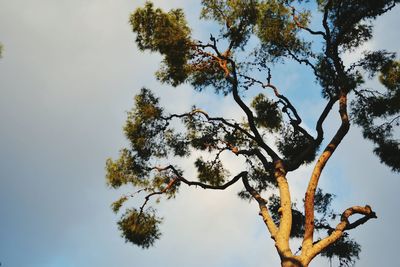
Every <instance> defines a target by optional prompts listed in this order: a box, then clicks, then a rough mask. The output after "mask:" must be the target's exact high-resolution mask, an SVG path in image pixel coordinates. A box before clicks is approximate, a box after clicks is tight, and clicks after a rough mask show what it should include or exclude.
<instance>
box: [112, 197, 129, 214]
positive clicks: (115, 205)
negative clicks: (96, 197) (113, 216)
mask: <svg viewBox="0 0 400 267" xmlns="http://www.w3.org/2000/svg"><path fill="white" fill-rule="evenodd" d="M127 200H128V197H127V196H122V197H121V198H119V199H118V200H117V201H115V202H113V203H112V204H111V208H112V210H113V211H114V212H115V213H117V212H118V211H119V210H120V209H121V207H122V205H123V204H124V203H125V202H126V201H127Z"/></svg>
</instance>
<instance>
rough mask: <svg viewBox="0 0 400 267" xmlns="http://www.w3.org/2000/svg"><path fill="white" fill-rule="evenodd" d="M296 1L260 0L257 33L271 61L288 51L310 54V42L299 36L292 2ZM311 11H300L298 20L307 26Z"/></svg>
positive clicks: (285, 54)
mask: <svg viewBox="0 0 400 267" xmlns="http://www.w3.org/2000/svg"><path fill="white" fill-rule="evenodd" d="M293 2H294V1H287V0H273V1H260V4H259V7H258V9H259V16H258V20H257V27H256V32H255V33H256V35H257V36H258V38H260V41H261V44H262V47H261V49H262V50H264V51H265V53H264V54H265V55H266V56H268V57H269V59H270V60H271V61H276V60H277V59H279V58H280V57H282V56H287V53H288V51H291V52H292V53H294V54H297V55H310V54H309V52H310V51H309V43H307V42H305V41H303V40H302V39H300V38H299V36H298V32H299V28H298V27H297V26H296V22H295V21H294V20H293V16H292V12H293V11H292V9H291V7H290V4H291V3H293ZM309 16H310V13H309V12H308V11H305V12H300V13H299V14H298V15H297V19H298V22H299V23H300V24H302V25H304V26H307V24H308V21H309Z"/></svg>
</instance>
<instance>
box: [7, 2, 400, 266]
mask: <svg viewBox="0 0 400 267" xmlns="http://www.w3.org/2000/svg"><path fill="white" fill-rule="evenodd" d="M156 2H157V4H158V5H160V6H162V7H164V8H170V7H177V6H182V5H183V7H184V8H185V9H186V11H187V13H188V17H189V21H190V22H191V23H192V26H193V28H194V29H196V26H198V25H199V24H198V23H199V22H198V21H197V17H198V13H197V10H196V8H197V7H198V1H178V0H174V1H161V0H160V1H156ZM142 3H143V1H127V0H121V1H112V0H96V1H95V0H79V1H78V0H69V1H65V0H57V1H54V0H35V1H34V0H13V1H10V0H8V1H7V0H0V7H1V8H0V42H2V43H3V45H4V48H5V50H4V55H3V58H2V59H1V60H0V133H1V138H0V262H1V263H2V266H6V267H8V266H13V267H15V266H21V267H25V266H27V267H31V266H33V267H36V266H37V267H43V266H45V267H47V266H49V267H53V266H55V267H64V266H65V267H87V266H96V267H97V266H98V267H103V266H104V267H106V266H119V267H125V266H150V267H152V266H163V267H169V266H178V267H179V266H190V267H197V266H205V265H206V266H211V267H217V266H218V267H225V266H229V267H235V266H241V267H243V266H253V267H258V266H260V267H261V266H274V265H275V266H276V265H277V263H278V257H277V255H276V253H275V251H274V247H273V244H272V241H271V240H270V238H269V236H268V234H267V232H266V229H265V228H264V226H263V224H262V221H261V220H260V218H259V216H257V207H256V205H255V204H254V203H251V204H248V203H247V202H244V201H241V200H239V199H238V198H237V197H236V192H237V191H238V188H234V189H232V190H228V191H227V192H224V193H223V194H220V193H216V192H205V191H198V190H193V189H183V188H182V194H180V195H179V196H178V197H177V199H175V200H172V201H169V202H167V203H162V204H161V206H160V208H159V210H160V213H161V215H162V216H164V217H165V223H164V224H163V225H162V230H163V237H162V239H161V240H160V241H159V242H158V243H157V244H156V246H155V247H154V248H152V249H150V250H146V251H144V250H141V249H138V248H137V247H134V246H132V245H130V244H126V243H125V242H124V240H123V239H122V238H121V237H120V233H119V232H118V230H117V226H116V223H115V222H116V220H117V219H118V216H116V215H115V214H113V213H112V211H111V209H110V208H109V206H110V203H111V202H112V201H114V200H115V199H117V197H118V196H119V195H120V193H121V192H115V191H114V190H110V189H109V188H107V186H106V185H105V179H104V164H105V160H106V158H108V157H115V156H117V152H118V149H119V148H120V147H122V146H123V145H125V144H126V141H125V139H124V137H123V134H122V125H123V123H124V120H125V116H126V111H127V110H129V109H130V108H131V106H132V98H133V96H134V94H135V93H137V92H138V90H139V89H140V88H141V87H142V86H147V87H149V88H151V89H153V90H155V91H156V92H157V94H158V95H159V96H161V98H162V103H163V104H164V105H165V106H166V107H167V110H170V111H172V112H176V111H185V110H188V109H189V108H190V106H191V105H192V104H194V103H196V104H197V105H198V106H200V107H205V108H209V109H212V110H214V111H215V113H216V114H224V115H232V116H233V115H235V116H240V113H239V112H240V111H239V110H238V109H236V108H235V107H232V105H231V102H230V101H231V100H230V99H221V98H218V99H216V98H213V97H212V95H211V94H205V95H201V94H198V93H195V92H194V91H193V90H192V89H190V88H189V87H187V86H182V87H179V88H170V87H168V86H164V85H160V84H158V82H157V81H155V79H154V77H153V73H154V72H155V71H156V70H157V68H158V64H159V60H160V58H159V57H158V56H157V55H150V54H142V53H140V52H139V51H138V50H137V49H136V47H135V44H134V35H133V34H132V33H131V29H130V27H129V25H128V17H129V14H130V12H131V11H133V10H134V8H135V7H137V6H139V5H140V4H142ZM398 12H399V8H397V9H395V10H393V11H391V13H390V14H388V16H386V17H385V18H382V19H380V20H379V21H378V22H377V27H376V31H375V33H376V36H377V37H376V38H375V39H374V40H372V41H371V42H370V43H369V44H368V45H367V47H370V48H378V47H381V48H386V49H388V50H392V51H393V50H394V51H397V52H400V51H399V48H398V43H399V35H398V31H397V29H396V25H398V24H399V18H398V17H396V13H398ZM201 29H202V30H201V31H198V32H196V34H198V36H205V37H207V36H208V30H210V29H211V28H210V26H209V25H208V24H205V26H201ZM356 54H357V53H354V54H351V55H347V56H346V60H349V61H350V60H351V59H352V58H354V57H355V56H356ZM284 71H285V72H284ZM275 77H276V79H277V84H278V85H279V86H280V87H281V88H282V90H284V91H285V92H287V94H288V95H289V96H292V97H293V98H294V99H296V98H298V97H299V96H300V94H299V91H301V90H306V89H307V90H308V88H309V87H310V86H313V85H314V83H313V82H312V80H311V79H310V78H309V77H308V73H307V72H306V71H304V70H303V68H300V67H297V66H289V67H288V68H286V69H284V70H281V71H280V72H279V73H277V74H276V76H275ZM315 95H317V94H315ZM177 100H179V101H177ZM194 100H195V101H196V102H194ZM316 100H317V97H311V95H308V96H307V98H306V99H298V102H297V103H299V110H300V112H301V113H302V114H303V116H305V117H306V118H307V119H306V121H307V122H308V121H312V117H313V115H314V114H315V113H316V112H319V111H320V108H319V107H321V105H320V104H317V103H316ZM333 113H334V115H333V116H332V117H330V119H329V121H328V123H327V127H329V126H334V125H336V124H337V121H336V118H335V117H334V116H335V115H336V114H335V112H333ZM307 126H309V127H312V125H307ZM371 148H372V145H371V144H369V143H367V142H365V141H363V140H362V137H361V135H360V133H359V131H358V130H357V129H356V128H354V129H353V130H352V131H351V132H350V134H349V136H348V138H347V139H346V140H345V141H344V143H343V145H342V147H341V148H340V149H339V150H338V153H337V154H336V155H335V157H334V158H333V159H332V162H330V164H328V167H327V172H326V173H325V174H324V176H323V178H322V181H321V184H322V186H324V188H326V189H327V190H330V191H332V192H333V193H335V194H336V195H337V201H336V204H335V205H336V206H337V207H338V208H339V210H344V209H345V208H347V207H349V206H352V205H355V204H360V205H364V204H370V205H371V206H373V207H374V209H375V210H376V211H377V213H378V216H379V219H378V220H375V221H370V222H368V223H367V224H365V225H363V226H362V227H360V228H359V229H357V230H355V231H354V232H355V235H354V236H355V237H357V239H358V240H359V241H360V243H361V244H362V246H363V250H362V254H361V260H360V261H359V262H358V264H357V265H356V266H364V267H376V266H380V265H381V260H382V259H383V258H385V259H386V260H385V264H386V265H387V266H395V264H396V263H397V262H396V263H395V262H394V261H395V260H396V259H395V258H394V257H392V256H393V255H396V253H397V249H396V247H397V243H398V238H399V237H400V236H399V234H398V232H397V231H396V227H397V224H398V223H397V222H398V220H399V219H400V217H399V215H398V213H397V212H396V211H397V210H398V207H397V205H396V203H398V192H397V190H398V188H399V185H400V184H399V183H400V181H399V177H398V175H395V174H393V173H390V171H389V170H388V169H387V168H386V167H384V166H381V165H380V164H379V161H378V159H377V158H375V157H374V156H373V155H371V150H372V149H371ZM354 151H357V154H356V153H354V154H353V152H354ZM360 155H361V156H360ZM232 168H235V166H232ZM309 173H310V167H306V168H303V169H301V170H300V171H299V172H297V173H294V174H292V175H291V177H290V181H289V182H290V184H291V186H292V188H293V190H294V196H295V197H297V198H298V199H301V198H302V192H303V191H304V186H305V182H306V179H307V177H308V175H309ZM344 181H345V182H346V183H347V184H346V186H344V185H343V183H341V182H344ZM391 260H393V262H390V261H391ZM311 266H327V262H326V261H325V260H323V259H322V260H321V259H318V260H317V261H316V262H315V263H314V265H311Z"/></svg>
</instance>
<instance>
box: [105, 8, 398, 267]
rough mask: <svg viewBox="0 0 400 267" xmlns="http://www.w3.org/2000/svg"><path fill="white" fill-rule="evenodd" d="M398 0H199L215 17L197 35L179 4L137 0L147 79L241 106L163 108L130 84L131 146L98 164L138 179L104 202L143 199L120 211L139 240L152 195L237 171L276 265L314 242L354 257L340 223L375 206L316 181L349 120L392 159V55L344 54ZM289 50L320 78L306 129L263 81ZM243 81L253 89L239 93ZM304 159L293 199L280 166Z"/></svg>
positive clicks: (205, 15) (148, 238)
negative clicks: (350, 202) (337, 200)
mask: <svg viewBox="0 0 400 267" xmlns="http://www.w3.org/2000/svg"><path fill="white" fill-rule="evenodd" d="M398 2H399V1H398V0H390V1H389V0H374V1H365V0H316V1H312V0H310V1H303V0H298V1H294V0H268V1H261V0H202V1H201V5H202V10H201V14H200V18H201V19H202V20H207V21H209V22H214V24H215V27H217V28H218V31H217V34H211V35H210V37H209V39H207V40H196V39H195V38H194V37H193V32H194V30H192V29H191V28H190V27H189V25H188V23H187V20H186V18H185V15H184V12H183V10H182V9H172V10H169V11H164V10H162V9H160V8H156V7H155V6H154V4H153V3H151V2H146V3H145V5H144V6H143V7H140V8H138V9H136V10H135V11H134V12H133V13H132V15H131V17H130V24H131V25H132V29H133V32H134V33H135V36H136V44H137V47H138V48H139V49H140V50H142V51H150V52H154V53H158V54H160V55H161V56H162V63H161V66H160V68H159V70H158V71H157V72H156V74H155V75H156V77H157V79H158V80H159V81H160V82H161V83H164V84H168V85H172V86H174V87H176V86H180V85H182V84H186V85H190V86H191V87H193V88H194V89H195V90H197V91H198V92H203V91H204V90H210V89H211V90H213V91H215V93H216V94H217V95H219V96H216V97H227V98H231V99H232V101H233V103H234V104H236V105H237V106H238V107H239V108H240V109H241V110H242V112H243V119H242V120H237V119H233V118H224V117H218V116H213V115H212V113H213V111H212V110H203V109H202V108H201V107H197V106H193V108H192V109H191V110H188V111H186V112H184V113H179V114H178V113H169V112H168V111H166V110H165V109H164V108H163V107H161V105H160V101H159V99H158V98H157V96H156V95H155V94H154V93H153V92H152V91H151V90H150V89H147V88H143V89H141V91H140V93H139V94H138V95H136V97H135V103H134V107H133V109H132V110H131V111H130V112H129V113H128V118H127V120H126V124H125V127H124V133H125V135H126V138H127V139H128V141H129V146H128V147H127V148H123V149H122V150H121V152H120V156H119V158H117V159H109V160H107V163H106V169H107V177H106V178H107V183H108V185H109V186H111V187H113V188H119V187H121V186H125V185H132V186H133V187H134V188H135V190H136V191H135V192H133V193H132V194H131V195H123V196H122V197H121V198H120V199H119V200H117V201H116V202H115V203H113V204H112V208H113V210H114V211H115V212H118V211H119V210H120V209H121V208H122V207H125V206H129V203H131V202H130V199H132V198H134V199H143V202H142V203H141V204H140V205H139V206H138V207H136V208H127V210H126V212H125V213H124V214H123V215H122V218H121V220H120V221H119V222H118V225H119V228H120V230H121V232H122V235H123V237H124V238H125V239H126V241H128V242H131V243H133V244H136V245H138V246H139V247H142V248H149V247H151V246H152V245H153V244H154V242H155V241H156V240H157V239H159V238H160V236H161V232H160V228H159V227H160V223H161V222H162V219H161V218H160V217H158V216H157V214H156V210H155V209H154V208H153V207H151V206H150V205H151V204H152V203H154V202H158V201H159V200H161V199H163V197H166V198H167V199H170V198H174V197H175V196H176V194H178V193H179V190H184V188H183V187H184V186H196V187H199V188H202V189H210V190H224V189H226V188H228V187H230V186H232V185H234V184H237V183H238V184H239V183H240V184H241V186H242V190H241V191H240V192H238V195H239V197H241V198H243V199H246V200H255V201H256V203H257V204H258V205H259V208H260V215H261V216H262V218H263V221H264V222H265V225H266V228H267V230H268V232H269V234H270V236H271V238H272V239H273V241H274V242H275V246H276V248H277V252H278V254H279V256H280V259H281V261H282V266H285V267H288V266H295V267H300V266H301V267H305V266H308V265H309V263H310V262H311V261H312V259H313V258H315V257H316V256H317V255H321V256H324V257H328V258H330V259H332V258H335V257H336V258H338V259H339V263H340V266H352V265H353V264H354V263H355V261H356V260H357V259H358V257H359V254H360V251H361V246H360V245H359V244H358V243H357V242H356V241H355V240H354V239H352V238H351V237H350V230H352V229H354V228H356V227H358V226H360V225H362V224H364V223H366V222H367V221H368V220H370V219H372V218H376V214H375V212H374V211H373V210H372V208H371V207H370V206H369V205H365V206H353V207H350V208H348V209H346V210H345V211H343V212H339V213H338V212H336V211H334V210H333V208H332V207H331V203H332V200H333V199H334V195H333V194H330V193H326V192H323V191H322V190H321V189H320V188H318V182H319V178H320V176H321V173H322V172H323V170H324V167H325V165H326V164H327V162H328V160H329V159H330V158H331V156H332V155H333V154H334V152H335V150H336V148H337V147H338V146H339V145H340V143H341V141H342V140H343V139H344V138H345V136H346V135H347V133H348V131H349V129H350V126H351V123H352V124H353V125H354V126H358V127H360V128H361V130H362V134H363V137H364V138H365V139H367V140H369V141H371V142H373V144H374V149H373V152H374V153H375V154H376V156H377V157H378V158H379V159H380V161H381V162H382V163H383V164H385V165H387V166H388V167H389V168H391V170H392V171H394V172H400V156H399V155H400V143H399V142H400V141H399V138H398V134H399V128H398V126H399V124H400V61H399V60H398V59H397V57H396V54H395V53H392V52H389V51H386V50H384V48H383V49H382V50H374V51H364V53H363V54H362V55H361V56H360V58H359V59H358V60H357V61H356V62H352V63H350V64H345V63H344V61H343V56H344V54H345V53H349V52H352V51H355V50H356V49H360V48H363V45H364V44H365V43H366V42H367V41H369V40H371V38H372V37H373V30H374V21H375V19H376V18H377V17H379V16H382V15H384V14H385V13H386V12H388V11H390V10H391V9H393V8H394V7H395V5H396V4H397V3H398ZM289 62H294V63H296V64H297V63H298V64H301V65H303V66H304V67H305V68H308V69H309V71H310V73H312V74H313V75H314V78H315V81H316V83H317V85H318V86H315V88H318V89H319V90H320V93H321V102H322V103H323V105H324V108H323V110H322V111H317V112H320V114H319V116H318V117H317V118H318V119H317V120H316V121H315V122H314V126H313V127H314V128H315V131H313V130H312V131H310V130H309V129H308V128H307V127H305V124H304V122H303V120H302V118H301V114H300V112H299V111H298V110H297V109H296V104H295V99H289V98H288V97H287V96H285V95H284V94H283V93H282V91H284V90H282V89H281V88H278V86H277V85H276V84H277V83H276V81H274V70H275V69H274V66H276V65H277V64H288V63H289ZM371 80H372V81H379V82H378V83H377V88H374V89H370V88H368V87H367V85H368V84H369V83H370V82H371ZM315 88H311V89H315ZM311 89H308V90H311ZM305 90H307V88H305ZM248 92H257V93H258V92H259V93H258V94H257V93H256V94H253V95H256V96H255V97H254V98H253V99H250V98H249V97H246V94H247V93H248ZM304 97H307V93H304ZM337 111H338V112H337ZM331 113H332V116H334V117H335V119H336V120H338V121H339V122H340V124H339V126H338V127H337V129H333V132H334V134H333V135H332V136H331V135H327V134H326V129H325V126H326V125H325V124H324V123H325V121H326V119H327V117H328V115H329V114H331ZM227 153H230V154H233V155H236V156H237V158H239V159H241V160H242V163H243V170H242V171H241V172H239V173H232V171H231V170H229V169H228V168H227V167H226V164H225V163H224V160H223V158H222V156H221V155H223V154H227ZM181 159H185V160H187V159H191V160H192V162H193V167H194V169H195V170H197V173H194V174H193V173H191V172H189V171H188V170H185V168H183V167H181V166H179V162H180V160H181ZM307 164H311V166H313V171H312V174H311V175H310V177H305V178H306V179H309V183H308V187H307V191H306V192H305V195H304V199H303V201H302V202H300V203H294V201H293V200H291V197H290V190H289V185H288V182H287V179H286V175H287V173H289V172H294V171H296V170H298V169H299V168H300V167H301V166H304V165H307ZM196 176H197V177H196ZM262 195H263V196H264V197H262ZM154 200H156V201H154ZM353 215H356V216H354V217H355V219H354V218H351V217H352V216H353ZM293 238H295V239H300V240H301V247H300V248H299V250H298V251H297V252H296V251H292V250H291V249H290V247H289V241H290V240H291V239H293Z"/></svg>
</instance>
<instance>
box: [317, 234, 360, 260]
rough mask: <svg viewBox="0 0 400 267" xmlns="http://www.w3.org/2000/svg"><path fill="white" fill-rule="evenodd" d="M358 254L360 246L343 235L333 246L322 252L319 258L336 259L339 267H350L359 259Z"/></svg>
mask: <svg viewBox="0 0 400 267" xmlns="http://www.w3.org/2000/svg"><path fill="white" fill-rule="evenodd" d="M360 252H361V246H360V245H359V244H358V243H357V242H355V241H354V240H353V239H351V238H349V236H348V234H347V233H345V234H344V235H343V236H342V237H341V238H340V239H339V240H338V241H336V242H335V243H334V244H333V245H331V246H329V247H327V248H326V249H325V250H323V251H322V253H321V256H324V257H328V258H330V259H332V258H334V257H337V258H338V259H339V267H350V266H354V264H355V262H356V260H357V259H359V258H360V257H359V254H360Z"/></svg>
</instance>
